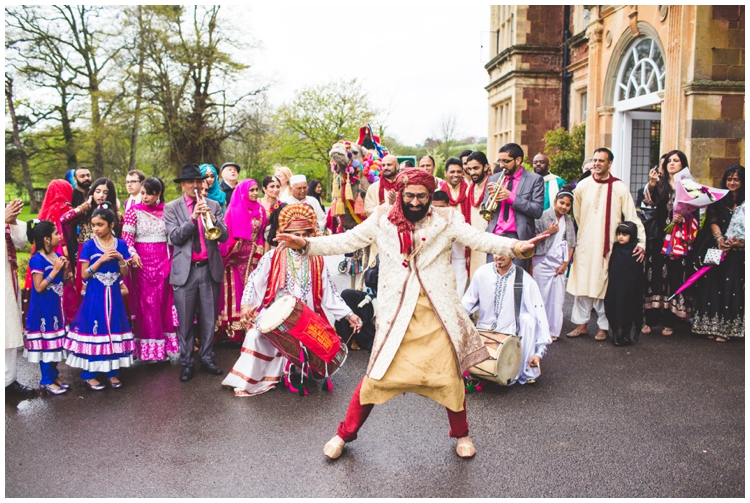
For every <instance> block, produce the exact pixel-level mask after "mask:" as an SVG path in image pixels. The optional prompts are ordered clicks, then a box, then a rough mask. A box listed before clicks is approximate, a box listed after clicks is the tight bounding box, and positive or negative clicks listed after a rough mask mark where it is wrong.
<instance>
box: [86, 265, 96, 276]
mask: <svg viewBox="0 0 750 503" xmlns="http://www.w3.org/2000/svg"><path fill="white" fill-rule="evenodd" d="M86 273H87V274H88V275H89V276H93V275H94V270H93V269H92V268H91V266H88V267H87V268H86Z"/></svg>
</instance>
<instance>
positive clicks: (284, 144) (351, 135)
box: [275, 78, 378, 188]
mask: <svg viewBox="0 0 750 503" xmlns="http://www.w3.org/2000/svg"><path fill="white" fill-rule="evenodd" d="M377 114H378V111H377V110H376V109H375V108H374V107H373V106H372V105H371V104H370V101H369V99H368V98H367V95H366V94H365V91H364V90H363V89H362V86H361V84H360V83H359V82H358V81H357V79H356V78H355V79H352V80H341V81H337V82H329V83H327V84H321V85H317V86H311V87H307V88H305V89H303V90H302V91H300V92H298V93H297V95H296V96H295V98H294V99H293V100H292V102H291V103H287V104H284V105H282V106H281V107H280V108H279V110H278V113H277V115H276V131H275V137H276V140H277V142H278V143H277V145H276V146H277V148H278V151H277V155H276V158H277V159H278V161H280V162H284V163H287V164H292V163H294V164H295V167H297V166H298V165H301V166H303V167H304V168H305V169H307V170H309V171H312V173H310V174H313V175H315V176H322V175H323V173H322V170H325V177H326V187H327V188H328V187H330V186H331V181H332V179H331V170H330V169H329V157H328V152H329V151H330V150H331V146H332V145H333V144H334V143H335V142H337V141H338V140H349V141H354V140H356V139H357V138H358V136H359V128H360V127H361V126H363V125H365V124H367V123H370V122H374V119H375V117H376V116H377ZM318 166H319V168H318ZM298 171H301V172H304V171H303V170H298Z"/></svg>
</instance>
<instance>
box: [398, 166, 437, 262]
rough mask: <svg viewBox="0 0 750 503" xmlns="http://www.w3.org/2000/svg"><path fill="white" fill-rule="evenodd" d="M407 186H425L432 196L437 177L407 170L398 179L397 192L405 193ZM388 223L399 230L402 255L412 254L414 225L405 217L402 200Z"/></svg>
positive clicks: (415, 170)
mask: <svg viewBox="0 0 750 503" xmlns="http://www.w3.org/2000/svg"><path fill="white" fill-rule="evenodd" d="M407 185H424V187H425V188H426V189H427V192H428V193H429V194H430V196H432V193H433V192H435V177H434V176H432V175H431V174H429V173H428V172H427V171H426V170H424V169H420V168H407V169H404V170H402V171H401V172H400V173H399V174H398V176H397V177H396V190H397V191H398V192H399V193H403V191H404V187H406V186H407ZM388 221H389V222H391V223H392V224H393V225H395V226H396V228H397V229H398V240H399V242H400V243H401V253H402V254H404V255H408V254H410V253H411V250H412V240H411V233H412V231H413V230H414V224H413V223H412V222H410V221H409V220H408V219H407V218H406V216H404V210H403V208H402V202H401V200H400V198H399V200H397V201H396V203H395V204H394V205H393V206H391V210H390V211H389V212H388ZM404 267H406V262H404Z"/></svg>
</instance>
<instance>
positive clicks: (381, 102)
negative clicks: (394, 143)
mask: <svg viewBox="0 0 750 503" xmlns="http://www.w3.org/2000/svg"><path fill="white" fill-rule="evenodd" d="M226 11H227V12H225V14H228V13H230V14H231V16H230V17H231V19H232V24H234V25H235V26H234V27H233V28H234V29H235V30H236V31H235V32H234V33H233V35H234V37H235V38H236V39H239V40H242V41H244V42H246V43H248V44H251V43H254V44H255V45H256V46H257V48H253V49H250V50H248V51H247V56H248V58H243V59H248V60H249V61H250V63H251V64H252V65H253V69H254V73H255V74H256V75H259V76H260V77H261V78H262V79H265V80H266V81H270V82H271V87H270V90H269V94H268V97H269V101H270V102H271V103H272V104H274V105H278V104H281V103H282V102H284V101H287V100H290V99H291V98H292V97H293V96H294V93H295V91H297V90H298V89H300V88H302V87H304V86H306V85H310V84H319V83H325V82H329V81H331V80H336V79H351V78H354V77H357V78H358V79H359V80H360V81H361V82H362V84H363V86H364V88H365V90H366V91H367V92H368V94H369V96H370V100H371V103H372V104H373V105H374V106H375V107H376V108H378V109H380V110H383V111H385V112H386V113H385V114H384V116H383V119H384V122H385V126H386V128H387V129H386V131H387V133H388V134H389V135H391V136H395V137H396V138H397V139H398V140H399V141H400V142H402V143H404V144H409V145H413V144H416V143H421V142H423V141H424V139H425V138H427V137H429V136H432V135H435V134H436V133H437V131H438V127H439V124H440V122H441V119H442V118H443V117H444V116H447V115H450V114H454V115H455V116H456V117H457V119H458V125H459V136H460V137H466V136H477V137H481V136H486V135H487V91H485V90H484V87H485V86H486V85H487V83H488V75H487V72H486V71H485V69H484V64H485V63H486V57H484V58H483V57H482V51H481V44H482V41H483V40H486V39H487V32H488V31H489V15H490V7H489V5H486V4H479V5H472V4H469V5H460V6H459V5H458V4H454V5H452V6H441V5H439V4H436V3H435V2H430V3H424V4H421V3H420V4H406V3H404V2H400V3H395V4H384V3H382V2H360V3H359V4H357V5H348V6H345V7H342V6H337V5H325V4H321V3H318V2H309V3H279V2H258V1H256V2H252V3H250V4H248V5H246V6H241V7H240V6H227V7H226ZM483 32H484V33H483ZM243 33H244V34H243ZM485 45H486V44H485ZM485 52H486V47H485ZM376 126H377V125H376V124H373V127H376Z"/></svg>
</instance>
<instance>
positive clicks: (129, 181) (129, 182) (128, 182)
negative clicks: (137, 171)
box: [125, 180, 140, 185]
mask: <svg viewBox="0 0 750 503" xmlns="http://www.w3.org/2000/svg"><path fill="white" fill-rule="evenodd" d="M131 183H140V182H139V181H138V180H125V185H130V184H131Z"/></svg>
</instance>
